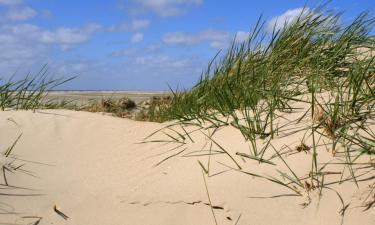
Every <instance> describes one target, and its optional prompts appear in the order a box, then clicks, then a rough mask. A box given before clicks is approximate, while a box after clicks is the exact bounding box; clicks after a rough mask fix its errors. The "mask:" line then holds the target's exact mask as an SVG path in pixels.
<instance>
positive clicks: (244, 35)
mask: <svg viewBox="0 0 375 225" xmlns="http://www.w3.org/2000/svg"><path fill="white" fill-rule="evenodd" d="M249 36H250V32H247V31H237V33H236V41H237V42H244V41H246V40H247V39H248V38H249Z"/></svg>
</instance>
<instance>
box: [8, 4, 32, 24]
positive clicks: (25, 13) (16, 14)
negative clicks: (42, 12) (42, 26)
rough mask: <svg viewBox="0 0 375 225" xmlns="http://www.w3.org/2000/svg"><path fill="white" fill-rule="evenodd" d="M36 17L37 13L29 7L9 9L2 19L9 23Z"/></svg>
mask: <svg viewBox="0 0 375 225" xmlns="http://www.w3.org/2000/svg"><path fill="white" fill-rule="evenodd" d="M36 15H37V12H36V11H35V10H34V9H32V8H30V7H21V8H18V7H16V8H11V9H10V10H9V11H8V12H6V14H5V16H4V18H5V19H7V20H10V21H24V20H28V19H30V18H32V17H34V16H36Z"/></svg>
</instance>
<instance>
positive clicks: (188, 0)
mask: <svg viewBox="0 0 375 225" xmlns="http://www.w3.org/2000/svg"><path fill="white" fill-rule="evenodd" d="M133 1H134V2H135V3H136V5H137V6H138V7H137V6H136V7H135V8H132V9H131V11H133V12H137V11H141V10H146V11H152V12H154V13H156V14H158V15H159V16H162V17H168V16H178V15H182V14H184V13H185V12H186V8H187V7H189V6H198V5H201V4H202V3H203V0H133Z"/></svg>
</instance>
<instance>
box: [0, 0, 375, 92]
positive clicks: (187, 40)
mask: <svg viewBox="0 0 375 225" xmlns="http://www.w3.org/2000/svg"><path fill="white" fill-rule="evenodd" d="M318 2H319V1H313V0H310V1H307V6H308V7H313V6H314V5H316V4H317V3H318ZM305 3H306V1H305V0H285V1H284V0H283V1H280V0H262V1H251V0H74V1H73V0H63V1H62V0H0V71H1V74H0V77H1V78H7V77H10V76H12V75H13V74H16V75H18V76H21V75H23V74H26V73H27V72H29V71H31V72H35V71H37V69H39V68H41V67H42V66H43V65H44V64H48V67H49V73H50V74H53V75H57V76H61V75H65V76H71V75H78V78H76V79H75V80H73V81H71V82H70V83H69V84H67V85H65V86H64V87H63V88H64V89H79V90H166V89H168V85H171V86H172V87H176V86H177V85H178V86H180V87H186V88H188V87H190V86H191V85H192V84H194V82H195V81H196V80H197V79H198V77H199V75H200V73H201V72H202V70H203V69H204V68H205V66H206V65H207V63H208V62H209V60H210V59H211V58H212V57H213V56H214V55H215V54H216V53H217V51H219V50H220V49H225V48H226V47H227V46H228V43H229V42H230V41H231V40H232V39H233V37H234V36H235V35H237V39H238V41H241V40H243V39H244V38H245V37H246V34H247V31H248V30H249V29H250V28H251V27H252V26H253V25H254V24H255V22H256V21H257V19H258V17H259V16H260V14H263V16H264V18H265V19H267V21H268V23H269V24H272V23H275V21H283V20H284V21H285V20H290V19H292V18H293V17H294V16H296V15H298V14H299V13H300V12H301V8H302V7H304V5H305ZM330 7H331V8H332V9H334V10H337V11H344V13H345V14H344V20H351V19H353V18H354V17H355V16H356V15H357V14H358V13H360V12H361V11H363V10H370V11H372V12H374V9H375V4H374V0H345V1H343V0H336V1H332V2H331V3H330Z"/></svg>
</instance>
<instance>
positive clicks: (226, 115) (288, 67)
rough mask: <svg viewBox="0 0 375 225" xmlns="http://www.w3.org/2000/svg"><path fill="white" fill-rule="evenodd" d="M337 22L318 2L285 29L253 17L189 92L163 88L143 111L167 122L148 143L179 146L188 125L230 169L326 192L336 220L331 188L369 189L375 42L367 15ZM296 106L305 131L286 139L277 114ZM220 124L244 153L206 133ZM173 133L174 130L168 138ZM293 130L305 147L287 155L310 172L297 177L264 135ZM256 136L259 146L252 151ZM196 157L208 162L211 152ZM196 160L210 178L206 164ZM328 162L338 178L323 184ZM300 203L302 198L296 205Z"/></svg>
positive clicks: (295, 188)
mask: <svg viewBox="0 0 375 225" xmlns="http://www.w3.org/2000/svg"><path fill="white" fill-rule="evenodd" d="M341 16H342V13H335V12H333V11H332V10H330V9H328V8H327V7H326V5H323V6H319V7H317V8H314V9H307V8H305V9H304V10H303V11H302V12H301V14H300V15H299V17H298V18H297V19H296V20H294V21H293V22H292V23H291V24H288V25H285V26H284V27H283V28H282V29H277V28H276V26H275V27H274V29H273V30H272V31H271V32H270V31H269V30H267V28H266V21H265V20H264V19H263V18H259V20H258V22H257V23H256V25H255V26H254V28H253V29H252V30H251V32H250V35H249V37H248V39H247V40H246V41H244V42H242V43H238V42H237V41H236V40H233V42H232V45H231V46H230V47H229V48H228V49H227V50H226V51H225V52H219V53H218V54H217V55H216V56H215V57H214V59H213V60H212V61H211V62H210V63H209V65H208V67H207V69H206V70H205V72H204V73H203V74H202V76H201V78H200V79H199V81H198V82H197V84H196V85H195V86H194V87H193V88H191V89H189V90H176V91H172V92H173V98H172V99H171V101H170V102H169V104H168V105H163V107H159V108H157V109H158V110H157V111H153V112H151V113H153V114H154V115H153V116H154V118H157V120H156V121H174V122H173V123H172V124H171V123H169V124H168V126H167V127H166V128H165V129H162V130H161V131H159V133H160V132H163V133H164V134H165V140H158V141H165V142H166V143H168V142H175V143H182V147H183V145H184V144H186V143H187V141H189V139H190V140H191V133H187V132H186V130H185V128H186V127H188V126H190V127H191V126H193V127H196V128H197V129H196V130H195V132H197V131H200V132H202V133H203V134H205V135H206V136H207V138H208V140H209V141H208V142H210V144H211V145H214V146H217V147H218V148H219V149H220V152H221V153H222V154H226V155H227V156H228V157H229V158H230V160H231V161H233V162H234V166H233V167H230V169H233V170H236V171H239V172H241V173H244V174H247V175H250V176H253V177H259V178H263V179H266V180H268V181H270V182H273V183H276V184H278V185H281V186H283V187H285V188H287V189H289V190H290V191H292V192H293V193H294V194H295V195H298V196H302V195H303V193H307V194H308V193H310V192H311V191H316V190H317V191H319V192H320V195H321V193H322V192H323V191H326V190H329V191H334V192H335V193H336V194H337V196H338V197H339V199H340V201H341V202H342V210H341V212H342V216H344V214H345V209H346V208H347V205H346V204H345V203H344V202H343V199H342V198H341V196H340V193H339V192H337V191H336V190H334V189H333V188H332V185H334V184H337V183H344V182H352V183H354V185H357V186H358V183H359V182H362V181H367V182H368V181H370V182H373V183H375V179H374V177H375V162H374V159H373V156H374V155H375V141H374V140H375V131H374V124H375V54H374V52H375V37H374V36H371V35H370V33H371V32H372V31H373V28H374V25H375V18H374V17H372V16H371V14H370V13H369V12H363V13H361V14H359V15H358V16H357V17H356V18H355V19H353V20H352V21H351V22H348V23H344V22H343V20H342V17H341ZM298 104H304V105H305V106H307V107H306V109H305V110H306V111H305V112H304V113H303V114H302V116H301V117H300V118H298V119H297V120H296V121H293V123H295V124H296V125H299V124H301V125H305V123H306V121H308V125H307V126H305V127H304V128H302V129H301V130H298V131H295V132H292V133H288V132H287V131H286V128H285V127H286V125H280V124H279V121H280V120H282V119H285V118H282V117H281V115H282V114H283V113H289V114H293V113H295V112H297V111H298V110H299V109H297V108H293V107H294V105H298ZM155 114H157V116H155ZM291 122H292V121H291ZM228 126H231V127H234V128H236V129H237V130H238V131H239V132H240V133H241V134H242V136H243V138H244V140H245V141H246V142H247V143H249V146H250V151H249V152H247V153H242V152H237V153H236V155H235V156H234V155H231V154H230V153H229V152H230V151H228V150H226V149H225V148H223V147H221V146H220V145H219V144H218V143H217V142H215V140H214V135H215V132H216V130H218V129H219V128H223V127H228ZM177 129H179V130H181V131H180V132H177V133H178V134H175V133H176V130H177ZM171 130H172V131H173V132H170V131H171ZM168 131H169V133H168ZM300 131H303V132H304V133H305V135H304V137H306V139H310V140H311V145H309V146H308V145H306V144H305V143H304V141H303V140H302V141H301V145H300V146H299V147H297V148H296V149H291V151H292V152H293V151H296V152H301V151H304V152H306V153H308V154H309V155H311V169H310V171H309V173H308V174H307V175H304V176H300V175H298V174H299V173H298V168H292V167H290V166H289V163H288V160H289V158H287V157H286V154H285V153H283V152H282V151H281V150H280V149H278V148H276V147H275V146H273V145H272V140H273V139H274V138H277V137H281V136H286V135H292V134H293V133H296V132H300ZM207 132H208V133H209V134H207ZM286 133H287V134H286ZM152 137H153V135H151V136H150V137H147V138H146V141H147V140H150V139H151V140H152ZM322 139H326V140H331V144H330V145H331V149H332V162H321V161H320V159H319V154H318V151H319V150H318V148H319V146H320V145H321V140H322ZM259 140H263V141H264V142H265V144H263V145H262V146H259ZM338 146H340V147H338ZM206 154H207V155H208V157H211V156H213V155H214V154H216V152H215V153H214V152H212V151H209V152H208V153H206ZM270 154H271V157H269V155H270ZM293 154H296V153H293ZM174 156H177V155H174ZM240 157H245V158H247V159H251V160H256V161H258V162H259V165H260V166H262V165H272V166H274V167H275V171H276V174H278V176H275V175H272V176H271V175H269V176H268V175H262V174H256V173H253V172H251V171H248V170H245V169H243V168H242V167H241V165H240V164H239V163H238V160H239V159H240ZM266 157H267V158H266ZM208 161H209V162H210V159H209V160H208ZM199 164H200V166H201V167H202V169H203V170H204V172H205V173H207V174H209V173H210V172H209V170H210V167H209V163H208V165H207V166H204V165H203V164H202V163H201V162H200V161H199ZM330 164H335V165H340V166H341V172H339V173H338V174H337V176H336V178H337V180H335V181H330V182H328V181H327V178H326V176H327V174H331V175H332V174H334V173H332V172H330V171H328V170H326V168H327V167H328V166H329V165H330ZM279 166H282V167H283V168H286V171H281V170H279V169H278V167H279ZM347 172H348V173H347ZM373 186H374V185H373ZM371 193H374V188H373V189H372V192H371ZM310 202H311V199H310V197H309V201H308V202H307V203H306V205H308V204H309V203H310ZM365 202H367V203H365ZM374 205H375V198H373V197H371V195H370V196H369V197H368V198H366V201H364V204H363V207H364V209H366V210H368V209H369V208H371V207H374Z"/></svg>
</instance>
